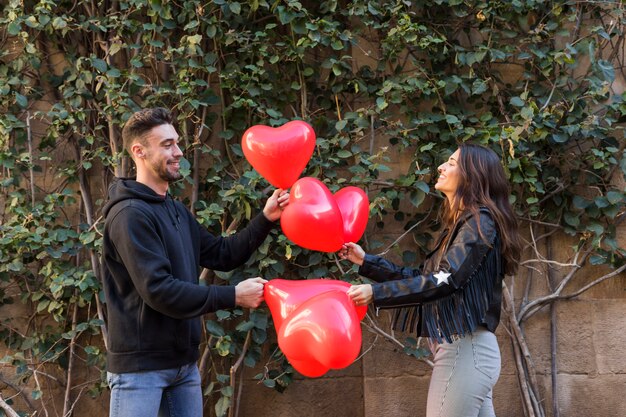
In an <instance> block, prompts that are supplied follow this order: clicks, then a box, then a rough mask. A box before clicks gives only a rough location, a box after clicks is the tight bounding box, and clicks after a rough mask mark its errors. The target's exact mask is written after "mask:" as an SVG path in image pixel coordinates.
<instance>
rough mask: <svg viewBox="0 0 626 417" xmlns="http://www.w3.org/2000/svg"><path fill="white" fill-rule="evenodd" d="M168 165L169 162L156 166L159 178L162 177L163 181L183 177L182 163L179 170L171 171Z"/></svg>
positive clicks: (176, 179) (171, 180)
mask: <svg viewBox="0 0 626 417" xmlns="http://www.w3.org/2000/svg"><path fill="white" fill-rule="evenodd" d="M167 167H168V164H165V165H158V166H155V167H154V168H156V172H157V174H159V178H161V179H162V180H163V181H167V182H174V181H178V180H179V179H181V178H182V177H183V175H182V174H181V173H180V165H179V170H178V171H176V172H170V171H169V170H168V169H167Z"/></svg>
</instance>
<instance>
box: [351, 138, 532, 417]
mask: <svg viewBox="0 0 626 417" xmlns="http://www.w3.org/2000/svg"><path fill="white" fill-rule="evenodd" d="M438 172H439V177H438V179H437V184H436V185H435V188H436V189H437V190H439V191H441V192H442V193H443V194H445V196H446V199H445V203H444V205H443V208H442V213H441V217H442V222H443V224H444V228H443V229H444V231H443V232H442V234H441V236H440V237H439V239H438V241H437V243H436V245H435V248H434V250H433V251H432V252H431V253H430V254H428V255H427V257H426V259H425V261H424V262H423V264H422V265H420V267H418V268H417V269H414V268H409V267H400V266H397V265H395V264H393V263H391V262H389V261H387V260H385V259H383V258H381V257H378V256H374V255H367V254H365V252H364V251H363V249H362V248H361V247H360V246H359V245H357V244H355V243H346V244H345V245H344V246H343V248H342V249H341V250H340V251H339V256H340V257H341V258H342V259H348V260H350V261H351V262H353V263H356V264H358V265H360V268H359V274H361V275H363V276H365V277H368V278H371V279H372V280H374V281H377V283H375V284H364V285H354V286H352V287H351V288H350V289H349V291H348V295H349V296H350V298H351V299H352V300H353V301H354V302H355V303H356V304H357V305H366V304H370V303H373V304H374V305H375V306H376V307H377V308H379V307H380V308H392V307H395V308H399V309H398V310H396V312H395V315H394V326H395V327H400V328H401V329H402V330H406V329H407V328H408V329H409V330H412V331H415V332H416V333H417V334H418V335H421V336H427V337H429V340H430V346H431V351H432V352H433V354H434V368H433V373H432V377H431V382H430V387H429V390H428V401H427V413H426V416H427V417H435V416H436V417H459V416H468V417H469V416H473V417H475V416H480V417H486V416H495V413H494V410H493V404H492V388H493V386H494V385H495V383H496V381H497V379H498V376H499V374H500V349H499V347H498V342H497V340H496V336H495V334H494V331H495V330H496V327H497V326H498V322H499V321H500V304H501V296H502V279H503V278H504V275H505V274H513V273H515V271H516V269H517V264H518V260H519V254H520V250H521V245H520V238H519V235H518V231H517V222H516V219H515V215H514V213H513V210H512V208H511V205H510V203H509V190H508V183H507V181H506V177H505V174H504V170H503V168H502V165H501V164H500V159H499V158H498V156H497V155H496V153H495V152H493V151H492V150H490V149H488V148H485V147H483V146H479V145H471V144H462V145H460V146H459V148H458V149H457V150H456V152H454V153H453V154H452V156H450V158H449V159H448V161H447V162H445V163H443V164H442V165H440V166H439V168H438ZM400 307H401V308H400Z"/></svg>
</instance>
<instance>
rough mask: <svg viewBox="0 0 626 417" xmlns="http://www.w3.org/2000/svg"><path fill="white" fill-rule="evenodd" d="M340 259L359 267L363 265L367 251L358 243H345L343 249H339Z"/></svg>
mask: <svg viewBox="0 0 626 417" xmlns="http://www.w3.org/2000/svg"><path fill="white" fill-rule="evenodd" d="M339 257H340V258H341V259H347V260H349V261H350V262H352V263H355V264H357V265H363V258H365V251H364V250H363V248H362V247H360V246H359V245H357V244H356V243H352V242H348V243H344V244H343V246H342V247H341V249H339Z"/></svg>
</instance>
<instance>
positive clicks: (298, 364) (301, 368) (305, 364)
mask: <svg viewBox="0 0 626 417" xmlns="http://www.w3.org/2000/svg"><path fill="white" fill-rule="evenodd" d="M287 359H288V360H289V363H290V364H291V366H293V367H294V369H295V370H296V371H298V372H300V373H301V374H302V375H304V376H308V377H309V378H317V377H320V376H322V375H324V374H325V373H326V372H328V370H329V369H330V368H327V367H326V366H324V365H322V364H321V363H319V362H317V361H316V360H315V359H311V358H309V359H308V360H304V361H299V360H296V359H290V358H287Z"/></svg>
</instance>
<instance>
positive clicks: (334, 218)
mask: <svg viewBox="0 0 626 417" xmlns="http://www.w3.org/2000/svg"><path fill="white" fill-rule="evenodd" d="M280 225H281V227H282V229H283V233H284V234H285V236H287V237H288V238H289V239H290V240H291V241H292V242H294V243H295V244H297V245H299V246H302V247H303V248H307V249H312V250H318V251H322V252H336V251H338V250H339V249H340V248H341V245H343V243H344V239H343V219H342V217H341V212H340V211H339V207H338V206H337V202H336V201H335V197H334V196H333V195H332V194H331V192H330V191H329V190H328V188H326V186H325V185H324V184H323V183H322V182H321V181H320V180H318V179H316V178H311V177H304V178H300V179H299V180H298V181H296V183H295V184H294V185H293V187H292V188H291V191H290V193H289V204H288V205H287V207H285V209H284V210H283V213H282V215H281V216H280Z"/></svg>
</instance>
